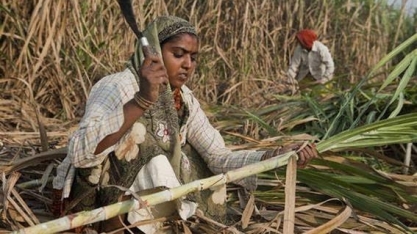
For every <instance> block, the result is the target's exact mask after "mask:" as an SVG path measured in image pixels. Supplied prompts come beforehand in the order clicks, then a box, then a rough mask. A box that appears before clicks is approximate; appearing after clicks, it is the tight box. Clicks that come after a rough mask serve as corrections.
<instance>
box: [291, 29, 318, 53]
mask: <svg viewBox="0 0 417 234" xmlns="http://www.w3.org/2000/svg"><path fill="white" fill-rule="evenodd" d="M296 36H297V40H298V41H299V42H300V44H301V45H302V46H303V47H304V48H306V49H308V50H311V48H312V47H313V43H314V41H315V40H317V34H316V33H315V32H314V31H313V30H310V29H304V30H300V31H298V32H297V35H296Z"/></svg>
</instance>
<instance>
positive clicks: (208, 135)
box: [53, 16, 317, 233]
mask: <svg viewBox="0 0 417 234" xmlns="http://www.w3.org/2000/svg"><path fill="white" fill-rule="evenodd" d="M143 33H144V36H146V37H147V39H148V40H149V42H150V45H151V46H152V48H153V51H154V52H155V53H149V52H146V53H145V55H144V53H143V51H148V50H143V48H141V46H140V45H138V46H137V48H136V52H135V53H134V55H133V56H132V58H131V60H130V62H129V64H128V68H127V69H125V70H124V71H123V72H120V73H116V74H112V75H109V76H107V77H104V78H103V79H101V80H100V81H99V82H98V83H97V84H95V85H94V87H93V88H92V90H91V93H90V96H89V98H88V101H87V106H86V112H85V115H84V117H83V119H82V121H81V123H80V126H79V129H78V130H77V131H76V132H75V133H74V134H73V135H72V136H71V138H70V141H69V145H68V150H69V151H68V155H67V157H66V158H65V159H64V161H63V162H62V163H61V164H60V165H59V166H58V168H57V176H56V178H55V179H54V182H53V185H54V189H55V191H56V192H57V193H56V195H57V197H59V198H61V197H62V198H63V199H66V200H69V202H66V207H64V208H62V206H61V205H60V204H56V205H57V206H56V208H58V209H57V210H58V211H59V212H57V213H60V215H62V214H65V213H66V212H68V211H70V210H71V211H72V212H78V211H81V210H89V209H94V208H97V207H99V206H103V205H108V204H110V203H114V202H116V201H118V200H121V199H129V197H127V196H124V192H123V191H121V190H120V189H119V188H115V187H111V186H110V187H109V186H107V185H118V186H122V187H125V188H130V190H131V191H133V192H138V191H145V192H146V191H148V190H150V189H152V188H156V187H158V188H160V187H175V186H178V185H180V184H182V183H187V182H190V181H193V180H195V179H197V178H198V177H200V178H201V177H202V176H206V175H204V174H202V172H205V171H207V170H204V169H201V167H202V166H201V165H202V164H204V165H203V166H207V167H208V168H209V169H210V170H211V172H212V173H223V172H226V171H228V170H232V169H235V168H240V167H242V166H244V165H248V164H251V163H254V162H257V161H260V160H263V159H267V158H270V157H273V156H275V155H277V154H278V153H283V152H284V150H290V149H284V150H280V149H277V150H272V151H267V152H265V151H237V152H232V151H231V150H229V149H228V148H227V147H226V146H225V143H224V140H223V138H222V137H221V135H220V134H219V132H218V131H217V130H216V129H214V128H213V126H212V125H211V124H210V123H209V121H208V119H207V116H206V115H205V114H204V112H203V110H202V109H201V107H200V104H199V102H198V101H197V99H196V98H195V97H194V95H193V93H192V92H191V91H190V90H189V89H188V88H187V87H186V86H185V82H186V81H187V80H188V79H189V78H190V77H191V76H192V75H193V73H194V71H195V68H196V65H197V56H198V46H199V39H198V36H197V33H196V31H195V29H194V27H193V26H192V25H191V24H190V23H189V22H187V21H185V20H183V19H181V18H178V17H174V16H163V17H159V18H157V19H156V20H154V21H153V22H152V23H150V24H149V26H148V27H147V28H146V29H145V31H144V32H143ZM297 148H298V146H296V147H295V148H294V147H292V148H291V149H297ZM316 156H317V152H316V150H315V148H314V146H313V145H309V146H307V147H305V148H303V149H302V150H301V151H300V152H299V165H301V166H304V165H305V164H306V163H307V162H308V161H309V160H310V159H312V158H314V157H316ZM237 183H238V184H240V185H242V186H244V187H246V188H248V189H252V190H253V189H255V188H256V177H255V176H252V177H248V178H245V179H243V180H241V181H239V182H237ZM71 185H72V186H71ZM99 188H100V189H99ZM79 197H83V198H82V199H79ZM55 200H56V199H55ZM58 200H60V199H58ZM190 200H195V201H196V202H191V201H190ZM199 201H200V204H199V205H203V206H204V204H201V201H204V199H202V198H201V197H194V198H193V197H191V198H190V197H187V199H184V200H182V201H181V202H178V203H176V205H174V207H173V209H168V207H169V205H168V204H165V205H164V207H163V209H161V210H159V211H158V212H152V213H151V214H149V213H147V212H146V211H143V212H142V213H141V212H131V213H130V214H129V221H130V222H134V221H137V220H142V219H146V218H152V217H153V218H154V217H156V216H157V215H160V216H165V215H169V214H171V213H172V212H175V210H177V211H178V213H179V215H180V216H181V217H182V218H183V219H186V218H188V217H190V216H191V215H193V214H194V212H195V210H196V207H197V205H196V203H198V202H199ZM171 205H172V204H171ZM206 206H207V205H206ZM161 212H165V213H163V214H162V213H161ZM156 213H158V214H156ZM117 221H118V220H117ZM105 223H106V224H109V223H110V222H105ZM113 225H114V224H112V225H110V226H113ZM107 226H109V225H107ZM158 227H159V226H158V224H154V225H148V226H141V229H142V230H143V231H144V232H146V233H152V232H154V231H156V230H157V229H158ZM103 228H104V230H108V229H107V227H103Z"/></svg>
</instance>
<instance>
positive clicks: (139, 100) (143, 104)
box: [133, 92, 155, 110]
mask: <svg viewBox="0 0 417 234" xmlns="http://www.w3.org/2000/svg"><path fill="white" fill-rule="evenodd" d="M133 100H135V103H136V105H138V106H139V107H140V108H141V109H143V110H147V109H149V108H150V107H151V106H152V105H153V104H155V102H152V101H149V100H147V99H145V98H144V97H142V96H141V95H140V94H139V92H136V93H135V95H134V96H133Z"/></svg>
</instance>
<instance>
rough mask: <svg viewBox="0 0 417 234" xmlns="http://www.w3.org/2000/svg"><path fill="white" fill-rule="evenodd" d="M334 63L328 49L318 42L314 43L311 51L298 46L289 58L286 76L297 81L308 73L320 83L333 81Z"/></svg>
mask: <svg viewBox="0 0 417 234" xmlns="http://www.w3.org/2000/svg"><path fill="white" fill-rule="evenodd" d="M333 72H334V62H333V59H332V56H331V54H330V52H329V49H328V48H327V47H326V46H325V45H323V43H321V42H319V41H314V43H313V46H312V48H311V51H308V50H306V49H304V48H303V47H301V46H300V45H298V46H297V47H296V48H295V50H294V54H293V56H292V58H291V62H290V67H289V69H288V76H290V77H291V78H293V79H294V78H295V79H297V80H298V81H300V80H302V79H303V78H304V77H306V75H307V74H308V73H310V74H311V75H312V76H313V77H314V78H315V79H316V80H317V81H319V82H320V83H322V84H323V83H326V82H328V81H330V80H331V79H333Z"/></svg>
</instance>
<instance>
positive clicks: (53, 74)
mask: <svg viewBox="0 0 417 234" xmlns="http://www.w3.org/2000/svg"><path fill="white" fill-rule="evenodd" d="M133 2H134V7H135V11H136V12H137V17H138V22H139V23H140V25H141V26H142V27H143V26H144V25H145V23H146V22H148V21H149V20H150V19H152V18H154V17H155V16H157V15H163V14H168V13H170V14H174V15H178V16H181V17H184V18H186V19H188V20H190V21H191V22H192V23H193V24H194V25H195V26H196V28H197V30H198V32H199V34H200V37H201V41H202V42H201V56H200V58H199V64H200V65H199V68H198V71H197V72H196V74H195V76H194V78H193V79H192V80H191V81H190V82H189V86H190V87H191V88H192V89H193V90H194V91H195V93H196V95H197V96H198V97H199V98H200V100H201V101H202V102H207V103H219V102H220V103H222V104H224V105H229V104H233V105H236V106H243V107H250V106H256V105H260V104H262V103H264V99H263V96H264V93H265V92H279V91H280V88H281V86H280V85H279V84H280V80H282V79H284V78H285V71H286V69H287V64H288V63H289V57H290V55H291V53H292V50H293V48H294V43H293V42H294V38H293V34H294V32H296V31H297V30H298V29H301V28H304V27H310V28H314V29H315V30H316V31H317V32H318V34H319V35H320V36H319V37H320V40H321V41H323V42H324V43H325V44H326V45H328V46H329V48H330V50H331V51H332V53H333V56H334V59H335V63H336V67H337V68H336V76H337V81H338V84H339V85H340V86H345V85H349V83H347V82H346V81H350V82H357V81H358V80H359V79H361V77H362V76H363V75H364V74H365V73H366V71H368V69H369V67H370V66H372V65H373V64H375V63H376V62H377V61H379V59H380V58H381V57H382V56H383V55H385V54H386V53H387V51H389V50H390V49H392V46H394V45H395V44H398V41H401V39H402V38H404V37H406V36H407V33H408V32H407V31H406V30H405V29H406V24H405V23H404V21H399V22H398V23H397V22H394V21H392V19H395V14H394V16H390V17H391V18H388V17H389V16H388V14H387V12H388V11H387V10H386V8H385V7H384V6H383V5H376V4H372V3H369V4H365V5H362V4H360V3H358V2H357V1H347V2H346V3H343V4H339V3H335V2H325V1H302V0H296V1H286V2H281V1H244V2H243V1H237V2H230V1H199V0H195V1H179V0H178V1H133ZM1 4H2V5H1V6H2V13H3V14H2V16H1V18H2V24H1V27H0V36H1V44H0V48H1V51H2V52H1V53H2V56H1V59H0V64H1V70H0V76H1V77H2V79H1V80H0V89H1V90H2V92H1V93H0V104H1V105H0V110H1V112H0V113H1V117H2V119H3V120H5V121H2V123H1V124H0V130H2V131H23V132H27V131H31V132H33V131H38V129H37V124H36V121H35V120H36V110H39V114H40V119H41V121H42V122H44V123H45V125H46V128H47V130H48V131H52V132H54V131H63V132H65V131H66V129H68V128H69V127H70V126H74V125H75V124H76V123H77V122H78V120H79V117H80V116H81V115H82V110H83V107H84V103H85V100H86V97H87V95H88V93H89V90H90V89H91V87H92V85H93V84H94V83H95V82H96V81H97V80H98V79H100V78H101V77H103V76H104V75H106V74H109V73H112V72H116V71H120V70H121V69H123V67H124V62H125V61H126V60H127V59H128V57H129V55H130V54H131V53H132V50H133V42H134V36H133V33H131V32H130V31H129V28H128V27H127V25H126V24H125V22H124V20H123V18H122V17H121V14H120V10H119V8H118V5H117V3H116V2H112V1H110V2H103V1H97V0H93V1H88V2H79V1H64V0H58V1H51V0H49V1H32V2H27V1H21V0H20V1H5V0H2V1H1ZM391 15H393V14H391ZM398 17H400V16H398ZM401 22H403V23H401ZM401 29H404V30H401ZM393 34H395V35H396V37H395V38H396V39H395V41H392V40H391V39H392V38H391V37H390V36H389V35H393ZM248 93H251V94H253V95H247V94H248ZM219 95H222V96H221V99H219ZM2 136H4V135H2Z"/></svg>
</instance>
